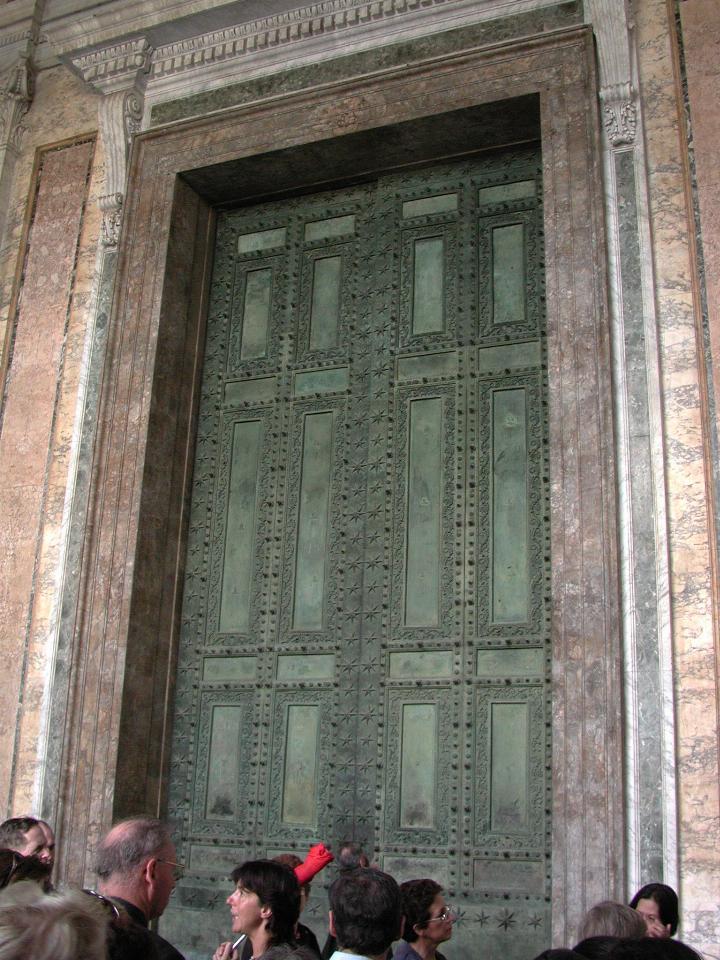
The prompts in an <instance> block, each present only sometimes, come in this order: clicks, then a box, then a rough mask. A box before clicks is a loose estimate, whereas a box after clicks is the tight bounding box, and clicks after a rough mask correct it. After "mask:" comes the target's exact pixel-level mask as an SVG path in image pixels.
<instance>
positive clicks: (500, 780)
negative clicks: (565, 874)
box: [490, 702, 529, 833]
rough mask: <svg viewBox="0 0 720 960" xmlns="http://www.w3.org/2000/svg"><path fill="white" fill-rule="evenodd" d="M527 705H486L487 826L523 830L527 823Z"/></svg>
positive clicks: (499, 830) (493, 828)
mask: <svg viewBox="0 0 720 960" xmlns="http://www.w3.org/2000/svg"><path fill="white" fill-rule="evenodd" d="M528 737H529V723H528V705H527V703H522V702H520V703H497V702H496V703H493V704H492V705H491V708H490V743H491V748H490V758H491V759H490V829H491V830H492V831H494V832H498V833H517V832H518V831H521V830H526V829H527V828H528V826H529V823H528Z"/></svg>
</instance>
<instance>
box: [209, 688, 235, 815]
mask: <svg viewBox="0 0 720 960" xmlns="http://www.w3.org/2000/svg"><path fill="white" fill-rule="evenodd" d="M241 722H242V707H237V706H219V705H216V706H214V707H213V708H212V720H211V729H210V758H209V760H208V775H207V777H208V779H207V794H206V796H207V799H206V806H205V817H206V819H207V820H232V819H234V818H235V816H236V815H237V793H238V775H239V772H240V740H241V738H240V725H241Z"/></svg>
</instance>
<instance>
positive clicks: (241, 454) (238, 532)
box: [219, 420, 263, 633]
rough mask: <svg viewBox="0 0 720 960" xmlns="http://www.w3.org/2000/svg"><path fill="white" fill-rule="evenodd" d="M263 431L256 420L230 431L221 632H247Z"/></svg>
mask: <svg viewBox="0 0 720 960" xmlns="http://www.w3.org/2000/svg"><path fill="white" fill-rule="evenodd" d="M262 432H263V430H262V423H261V422H260V421H259V420H248V421H245V422H243V423H236V424H235V427H234V430H233V444H232V455H231V461H230V481H229V491H228V505H227V523H226V527H225V560H224V565H223V579H222V594H221V600H220V624H219V627H220V632H221V633H228V632H237V633H247V631H248V629H249V626H250V605H251V590H252V584H253V560H254V556H255V511H256V498H257V477H258V468H259V464H260V448H261V443H262Z"/></svg>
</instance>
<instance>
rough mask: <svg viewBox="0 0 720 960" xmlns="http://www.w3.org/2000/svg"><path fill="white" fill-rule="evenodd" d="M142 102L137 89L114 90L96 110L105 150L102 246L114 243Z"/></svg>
mask: <svg viewBox="0 0 720 960" xmlns="http://www.w3.org/2000/svg"><path fill="white" fill-rule="evenodd" d="M142 108H143V101H142V96H141V94H140V93H139V91H137V90H129V91H125V90H118V91H116V92H114V93H108V94H106V95H105V96H104V97H103V98H102V99H101V100H100V104H99V107H98V119H99V123H100V134H101V137H102V142H103V146H104V148H105V190H106V193H105V195H104V196H103V197H102V198H101V200H100V209H101V210H102V211H103V243H105V244H106V245H108V246H114V245H115V244H116V243H117V238H118V234H119V231H120V221H121V219H122V198H123V195H124V193H125V180H126V178H127V161H128V156H129V154H130V146H131V144H132V138H133V136H134V135H135V134H136V133H137V132H138V131H139V129H140V120H141V118H142Z"/></svg>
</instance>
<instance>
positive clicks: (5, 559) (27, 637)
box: [0, 67, 103, 812]
mask: <svg viewBox="0 0 720 960" xmlns="http://www.w3.org/2000/svg"><path fill="white" fill-rule="evenodd" d="M96 100H97V98H96V96H94V95H93V94H92V93H91V92H89V91H88V90H87V88H84V86H83V84H82V83H81V82H80V81H79V80H78V79H77V78H76V77H74V76H72V75H71V74H70V73H69V72H68V71H67V70H66V69H65V68H63V67H57V68H55V69H53V70H48V71H45V72H43V73H41V74H40V75H39V77H38V78H37V81H36V88H35V92H34V99H33V105H32V110H31V111H30V112H29V113H28V114H27V115H26V116H25V118H24V121H23V126H24V128H25V129H24V132H23V133H22V139H21V151H20V153H19V156H18V161H17V164H16V167H15V171H14V179H13V184H12V190H11V193H10V198H9V203H8V207H7V210H6V211H5V213H6V219H5V234H4V243H3V247H2V251H0V316H1V317H2V323H3V325H4V329H5V332H6V333H7V325H8V324H10V325H11V327H12V331H11V332H12V336H11V337H6V338H5V343H6V349H7V348H8V347H10V349H11V350H12V352H13V359H12V365H11V367H10V370H9V374H8V377H7V382H6V384H5V391H6V395H5V400H4V405H3V411H2V417H3V419H2V440H1V443H0V462H1V463H2V464H3V477H4V479H3V482H2V489H1V490H0V500H1V501H2V506H1V507H0V511H1V513H2V516H3V525H2V527H3V529H2V580H1V581H0V584H1V586H0V651H1V654H0V655H1V657H2V677H3V683H2V687H1V688H0V717H1V718H2V719H0V725H1V727H2V736H0V741H1V745H0V783H2V785H3V796H2V805H3V809H7V810H8V811H13V812H22V811H29V810H34V811H37V810H39V808H40V802H41V793H42V784H43V777H44V769H45V755H44V754H45V747H46V737H47V729H46V724H47V718H48V701H49V698H50V695H51V689H52V678H53V673H54V669H55V654H56V649H55V648H56V625H57V619H58V613H59V611H58V607H59V603H60V596H61V592H62V587H63V582H64V579H65V577H66V575H67V571H66V569H65V563H64V559H65V549H66V535H67V515H68V500H69V497H70V496H71V494H72V485H73V480H72V477H73V473H74V469H75V454H76V448H75V441H76V438H77V423H76V417H77V407H78V401H79V398H80V396H81V394H82V385H83V376H84V365H85V362H86V337H87V333H88V324H89V322H90V318H91V317H92V315H93V310H94V297H95V293H96V287H97V282H96V281H97V278H96V268H95V265H96V257H97V241H98V231H99V226H100V216H99V210H98V207H97V197H98V191H99V190H101V188H102V184H103V166H102V148H98V147H97V142H96V141H97V136H96V122H95V117H96V115H97V106H96ZM38 182H39V194H38V199H37V204H36V206H34V203H35V197H34V192H33V191H34V190H35V188H36V185H37V184H38ZM28 240H29V248H28V244H27V241H28ZM26 255H27V261H26V262H25V261H24V259H23V258H24V257H25V256H26Z"/></svg>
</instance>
